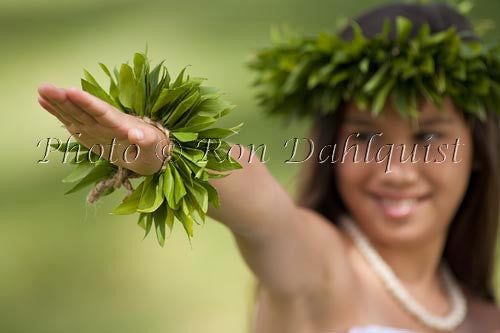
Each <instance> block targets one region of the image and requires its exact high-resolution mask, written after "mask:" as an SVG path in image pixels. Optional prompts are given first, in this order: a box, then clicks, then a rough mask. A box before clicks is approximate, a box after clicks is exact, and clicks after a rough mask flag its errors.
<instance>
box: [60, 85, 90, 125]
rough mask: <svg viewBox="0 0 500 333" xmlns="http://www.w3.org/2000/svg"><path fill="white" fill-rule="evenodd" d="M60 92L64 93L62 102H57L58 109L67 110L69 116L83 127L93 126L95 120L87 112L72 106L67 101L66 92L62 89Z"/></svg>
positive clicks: (71, 103)
mask: <svg viewBox="0 0 500 333" xmlns="http://www.w3.org/2000/svg"><path fill="white" fill-rule="evenodd" d="M61 90H62V91H63V93H64V100H62V101H61V102H57V104H58V106H59V109H63V110H67V111H68V112H70V113H71V115H73V116H74V117H75V118H76V119H78V120H79V121H80V122H81V123H83V124H85V125H93V124H95V123H96V120H95V119H94V118H93V117H91V116H90V115H89V114H88V113H87V112H85V111H84V110H82V109H81V108H79V107H78V106H76V105H75V104H73V102H71V101H70V100H69V99H68V97H67V95H66V91H65V90H64V89H61Z"/></svg>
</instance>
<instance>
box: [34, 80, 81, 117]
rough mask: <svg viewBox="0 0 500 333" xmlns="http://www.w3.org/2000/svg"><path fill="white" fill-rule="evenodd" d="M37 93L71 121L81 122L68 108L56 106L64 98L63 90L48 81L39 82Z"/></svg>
mask: <svg viewBox="0 0 500 333" xmlns="http://www.w3.org/2000/svg"><path fill="white" fill-rule="evenodd" d="M38 93H39V94H40V95H41V96H42V97H43V98H44V99H45V100H46V101H47V102H49V103H51V104H52V105H53V106H54V107H55V108H56V109H58V111H59V112H60V113H63V114H64V115H65V116H66V118H69V119H70V120H71V122H72V123H76V124H81V123H82V122H81V121H80V120H78V118H77V117H75V115H74V114H73V113H72V112H69V111H68V110H63V109H61V108H60V107H59V106H58V104H57V103H58V102H61V101H63V100H64V98H65V96H64V95H65V94H64V91H62V89H60V88H57V87H56V86H54V85H52V84H50V83H44V84H41V85H40V86H39V87H38Z"/></svg>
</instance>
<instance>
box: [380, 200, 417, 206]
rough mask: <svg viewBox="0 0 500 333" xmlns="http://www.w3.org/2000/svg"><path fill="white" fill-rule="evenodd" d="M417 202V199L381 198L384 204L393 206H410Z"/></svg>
mask: <svg viewBox="0 0 500 333" xmlns="http://www.w3.org/2000/svg"><path fill="white" fill-rule="evenodd" d="M416 202H417V199H382V203H383V204H384V205H385V206H392V207H395V208H406V207H411V206H412V205H414V204H415V203H416Z"/></svg>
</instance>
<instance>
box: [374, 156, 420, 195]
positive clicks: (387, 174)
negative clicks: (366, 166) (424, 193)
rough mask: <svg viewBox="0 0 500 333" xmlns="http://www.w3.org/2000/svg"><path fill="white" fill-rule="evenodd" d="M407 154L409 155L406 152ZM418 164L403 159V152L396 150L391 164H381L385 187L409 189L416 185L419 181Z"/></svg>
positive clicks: (382, 179)
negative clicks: (410, 186) (408, 187)
mask: <svg viewBox="0 0 500 333" xmlns="http://www.w3.org/2000/svg"><path fill="white" fill-rule="evenodd" d="M405 154H407V153H406V152H405ZM418 164H419V163H418V162H415V161H412V159H406V160H405V157H403V159H402V158H401V150H400V149H394V151H393V154H392V156H391V159H390V164H387V163H381V166H380V167H379V169H380V170H379V172H378V174H379V176H380V180H381V181H382V183H384V184H383V185H387V186H392V187H407V186H409V185H414V184H415V183H416V182H417V181H418V179H419V167H418Z"/></svg>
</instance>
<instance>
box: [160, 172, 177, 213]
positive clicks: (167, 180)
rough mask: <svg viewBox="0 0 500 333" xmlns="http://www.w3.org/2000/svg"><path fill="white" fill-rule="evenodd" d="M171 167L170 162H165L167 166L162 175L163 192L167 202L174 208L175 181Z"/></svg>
mask: <svg viewBox="0 0 500 333" xmlns="http://www.w3.org/2000/svg"><path fill="white" fill-rule="evenodd" d="M172 169H173V167H172V165H171V164H170V163H167V167H166V168H165V173H164V175H163V178H164V182H163V194H164V196H165V198H166V200H167V204H168V205H169V206H170V207H171V208H173V209H174V208H176V206H177V205H175V201H174V188H175V187H174V185H175V181H174V175H173V171H172Z"/></svg>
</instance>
